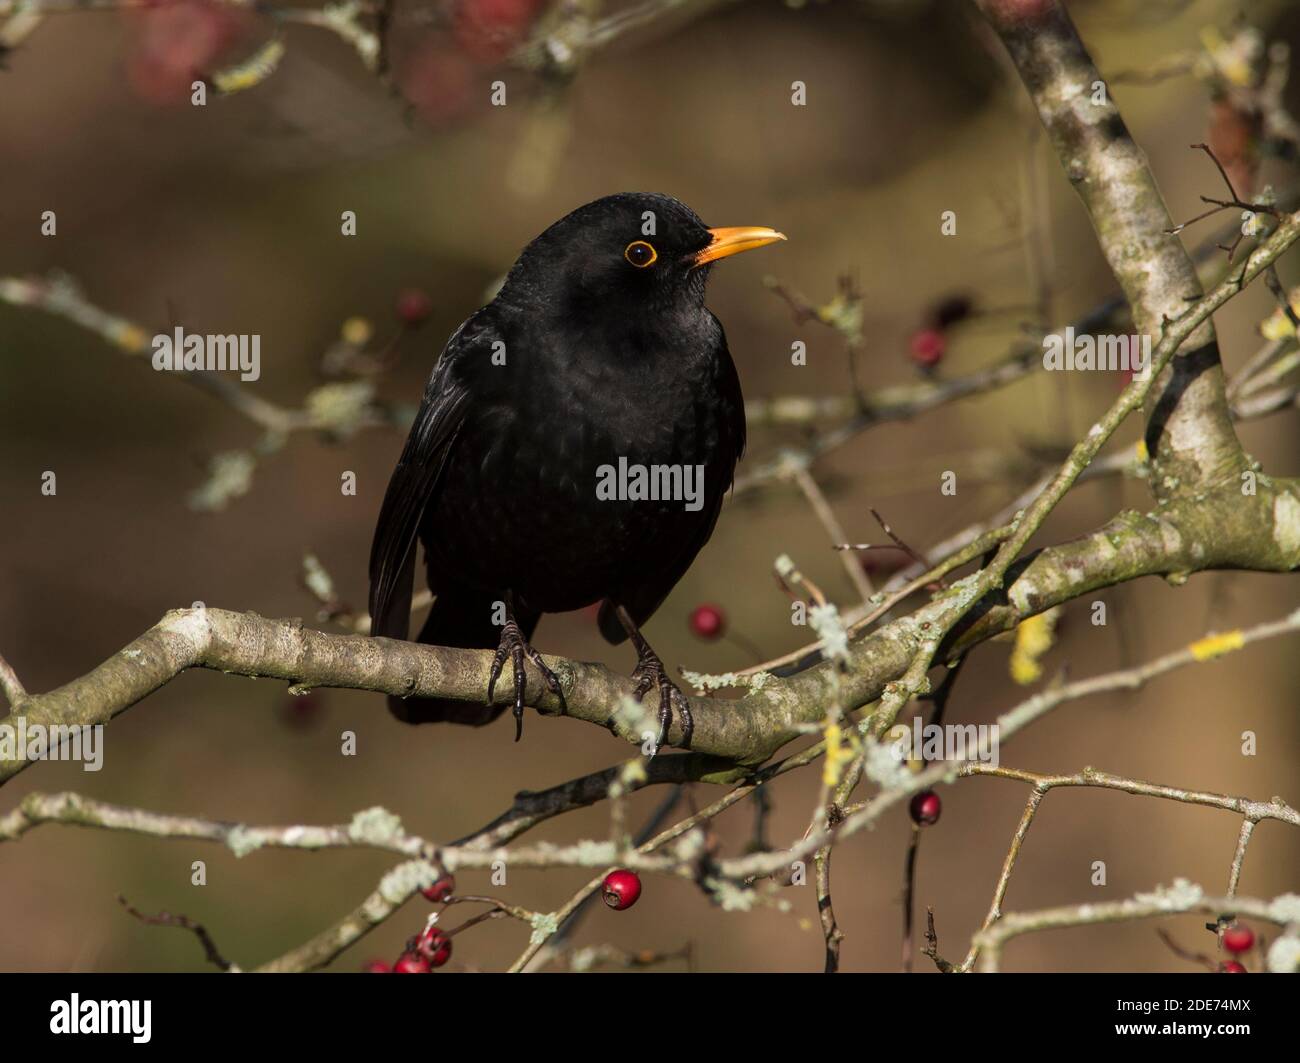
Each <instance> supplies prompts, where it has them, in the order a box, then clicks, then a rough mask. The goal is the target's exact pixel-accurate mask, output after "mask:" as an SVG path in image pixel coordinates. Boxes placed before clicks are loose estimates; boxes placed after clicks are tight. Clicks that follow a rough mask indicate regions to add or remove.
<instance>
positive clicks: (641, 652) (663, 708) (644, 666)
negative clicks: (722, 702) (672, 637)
mask: <svg viewBox="0 0 1300 1063" xmlns="http://www.w3.org/2000/svg"><path fill="white" fill-rule="evenodd" d="M614 612H615V613H616V614H617V615H618V620H619V623H621V624H622V625H623V630H624V631H626V632H627V634H628V638H630V639H631V640H632V645H633V646H635V647H636V656H637V661H636V668H635V669H633V671H632V678H633V679H635V680H636V690H635V691H634V693H635V694H636V696H637V699H638V700H640V699H641V698H644V697H645V695H646V693H647V691H649V689H650V688H651V687H652V686H657V687H658V688H659V737H658V738H656V739H655V751H656V752H658V751H659V749H660V747H661V746H663V744H664V741H665V740H666V739H667V738H668V726H669V724H671V723H672V722H673V705H674V704H676V705H677V711H678V712H679V713H680V714H681V717H682V745H683V746H684V747H687V748H689V747H690V744H691V734H692V733H693V732H694V730H695V721H694V720H693V719H692V718H691V705H690V701H689V700H688V699H687V697H686V695H685V694H683V693H682V691H681V688H680V687H679V686H678V685H677V684H676V683H674V682H673V681H672V680H671V679H669V678H668V672H667V670H666V669H665V668H664V662H663V661H661V660H660V659H659V654H657V653H655V651H654V650H652V649H651V648H650V643H648V642H646V640H645V636H644V635H642V634H641V631H640V629H639V628H638V627H637V626H636V624H635V623H634V622H633V620H632V617H631V616H630V615H629V614H628V611H627V610H626V609H624V608H623V607H622V606H621V605H615V606H614Z"/></svg>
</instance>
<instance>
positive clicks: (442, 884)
mask: <svg viewBox="0 0 1300 1063" xmlns="http://www.w3.org/2000/svg"><path fill="white" fill-rule="evenodd" d="M420 892H421V893H423V894H424V895H425V897H427V898H428V899H429V900H431V901H433V903H434V904H441V903H442V902H443V901H445V900H446V899H447V898H448V897H450V896H451V895H452V894H453V893H454V892H456V880H455V879H454V878H452V876H451V875H444V876H443V877H442V878H440V879H438V881H437V882H435V883H434V884H433V885H432V886H425V887H424V889H422V890H420Z"/></svg>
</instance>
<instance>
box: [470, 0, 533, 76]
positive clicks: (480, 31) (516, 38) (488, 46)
mask: <svg viewBox="0 0 1300 1063" xmlns="http://www.w3.org/2000/svg"><path fill="white" fill-rule="evenodd" d="M541 6H542V5H541V0H460V2H459V3H458V4H457V5H456V12H455V15H454V16H453V18H452V35H453V36H454V37H455V38H456V43H457V44H459V45H460V46H461V48H463V49H464V50H465V54H466V55H468V56H469V57H470V58H472V59H475V60H477V61H478V62H480V63H499V62H500V61H501V60H502V59H504V58H505V57H506V56H507V55H509V54H510V53H511V52H512V51H514V50H515V48H516V47H517V46H518V45H519V44H521V43H522V42H523V40H524V38H525V37H526V36H527V35H528V27H529V25H531V24H532V21H533V19H534V17H536V15H537V12H538V10H539V8H540V7H541Z"/></svg>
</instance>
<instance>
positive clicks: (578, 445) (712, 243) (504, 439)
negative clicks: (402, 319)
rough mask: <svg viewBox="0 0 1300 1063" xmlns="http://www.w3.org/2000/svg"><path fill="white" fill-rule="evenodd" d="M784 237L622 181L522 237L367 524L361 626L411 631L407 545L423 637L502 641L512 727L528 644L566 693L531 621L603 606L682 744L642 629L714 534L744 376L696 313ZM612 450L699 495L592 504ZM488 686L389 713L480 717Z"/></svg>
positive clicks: (476, 720) (435, 388)
mask: <svg viewBox="0 0 1300 1063" xmlns="http://www.w3.org/2000/svg"><path fill="white" fill-rule="evenodd" d="M778 239H783V237H782V236H781V235H780V234H779V233H775V232H773V231H772V230H767V229H756V228H755V229H748V228H747V229H713V230H711V229H709V228H708V227H707V226H705V225H704V223H703V222H701V221H700V219H699V218H698V217H697V216H696V215H695V213H694V212H693V211H692V210H691V209H690V208H689V207H687V206H685V205H684V204H683V203H680V202H678V201H677V200H675V199H673V198H671V197H669V196H664V195H651V194H633V193H625V194H621V195H615V196H608V197H606V198H604V199H599V200H596V201H595V202H593V203H589V204H587V205H586V206H584V207H581V208H579V209H578V210H575V211H574V212H573V213H571V214H569V215H567V216H566V217H564V218H562V219H561V220H560V221H558V222H556V223H555V224H554V225H552V226H551V227H550V228H549V229H547V230H546V231H545V232H544V233H542V234H541V235H540V236H538V237H537V238H536V239H535V240H534V241H533V242H532V243H530V244H529V245H528V246H527V247H526V248H525V249H524V251H523V252H522V254H521V255H520V256H519V259H518V261H516V263H515V264H514V266H513V268H512V269H511V270H510V272H509V274H508V276H507V277H506V280H505V282H504V284H503V286H502V288H501V290H500V292H499V293H498V294H497V296H496V297H495V298H494V299H493V300H492V302H490V303H489V304H488V305H487V306H485V307H483V308H482V309H480V310H478V311H476V312H475V313H474V314H472V315H471V316H470V317H469V319H468V320H466V321H465V323H464V324H463V325H461V327H460V328H459V329H457V330H456V332H455V333H454V334H453V335H452V337H451V339H450V340H448V342H447V345H446V348H445V349H444V350H443V352H442V356H441V357H440V358H439V360H438V362H437V364H436V365H435V366H434V369H433V372H432V374H431V375H430V377H429V381H428V384H427V385H426V387H425V391H424V399H423V402H422V403H421V406H420V410H419V413H418V414H417V416H416V419H415V424H414V425H413V427H412V428H411V433H410V436H409V438H408V439H407V441H406V446H405V448H404V449H403V451H402V455H401V458H400V460H399V461H398V464H397V467H396V469H395V470H394V472H393V476H392V479H391V481H390V483H389V485H388V491H387V493H386V495H385V497H384V502H383V506H382V509H381V511H380V514H379V520H378V524H377V526H376V529H375V537H374V544H373V547H372V550H371V557H370V612H371V617H372V628H371V631H372V634H374V635H378V636H389V637H395V638H405V637H406V634H407V629H408V618H409V613H410V603H411V594H412V583H413V576H414V568H415V562H416V551H415V542H416V539H417V538H418V539H419V540H420V542H421V543H423V545H424V549H425V570H426V575H427V579H428V584H429V587H430V589H431V590H432V591H433V593H434V594H435V595H436V600H435V602H434V605H433V608H432V610H431V612H430V614H429V616H428V619H427V620H426V621H425V624H424V626H423V628H422V629H421V631H420V634H419V641H420V642H424V643H429V644H432V645H444V646H461V647H483V648H492V647H497V649H498V654H497V659H496V666H495V669H494V675H493V683H495V676H496V674H497V673H498V672H499V671H500V669H501V667H502V666H503V665H504V663H505V661H506V660H507V659H510V660H511V662H512V664H513V668H514V680H515V699H514V700H515V712H516V717H517V718H519V719H521V718H522V713H523V683H524V672H523V667H522V664H523V657H524V656H528V657H529V658H531V659H532V660H534V662H535V663H537V664H538V666H539V668H541V669H542V673H543V675H544V676H545V677H546V679H547V682H548V684H549V685H550V686H551V688H552V689H553V690H555V691H556V692H557V693H559V685H558V682H556V681H555V679H554V677H553V676H552V675H551V674H550V672H549V670H548V669H546V668H545V666H544V665H543V664H542V662H541V659H540V657H538V656H537V654H536V653H535V651H534V650H533V649H532V647H531V645H530V640H531V637H532V634H533V631H534V630H535V628H536V626H537V622H538V620H539V618H540V617H541V615H542V614H543V613H548V612H561V611H565V610H570V609H577V608H580V607H582V606H585V605H589V604H591V603H593V602H597V601H601V602H603V605H602V607H601V611H600V628H601V631H602V633H603V634H604V635H605V637H606V638H607V639H608V640H609V641H610V642H613V643H618V642H621V641H622V640H623V639H624V638H625V637H627V635H629V634H630V635H631V636H632V637H633V639H634V641H635V643H636V645H637V650H638V657H639V663H638V666H637V672H636V673H635V674H636V678H637V679H638V680H639V684H638V693H639V694H644V693H645V691H646V690H648V689H649V687H650V686H651V685H652V684H657V685H658V687H659V691H660V695H661V706H660V722H661V731H660V741H661V742H662V741H663V739H664V736H665V734H666V730H667V726H668V723H669V719H670V711H671V709H670V706H671V705H672V704H673V703H674V702H675V703H676V704H678V705H679V708H680V709H681V710H682V711H683V712H684V717H683V724H684V728H685V731H686V734H685V736H684V741H683V744H689V740H690V737H689V730H690V720H689V714H688V713H686V712H685V699H684V698H682V697H681V696H680V693H679V692H678V691H677V690H676V688H675V687H674V686H673V684H671V682H670V681H669V680H668V677H667V675H666V673H665V671H664V669H663V666H662V664H661V663H660V662H659V659H658V657H656V656H655V655H654V653H653V651H652V650H651V649H650V647H649V645H648V644H646V643H645V640H644V639H643V638H641V637H640V633H639V630H638V629H639V627H640V625H642V624H644V623H645V621H646V620H648V619H649V617H650V616H651V615H652V614H653V613H654V612H655V610H656V609H657V608H658V607H659V605H660V604H661V603H662V602H663V600H664V599H665V598H666V597H667V595H668V593H669V592H670V591H671V590H672V588H673V586H674V585H675V584H676V583H677V581H678V580H679V579H680V578H681V577H682V575H683V574H684V573H685V572H686V570H687V568H688V567H689V566H690V564H691V562H692V561H693V560H694V558H695V556H696V554H697V553H698V552H699V551H700V549H701V547H703V546H704V544H705V543H706V542H707V541H708V539H709V536H710V535H711V534H712V532H713V528H714V525H715V524H716V522H717V518H718V512H719V510H720V509H721V506H722V500H723V496H724V495H725V493H726V491H727V490H728V489H729V488H730V486H731V483H732V479H733V475H734V470H735V466H736V462H737V461H738V460H739V458H740V456H741V453H742V452H743V450H744V447H745V418H744V402H743V398H742V396H741V390H740V381H739V378H738V376H737V374H736V368H735V365H734V364H733V362H732V359H731V355H730V353H729V352H728V350H727V342H726V337H725V336H724V334H723V330H722V326H721V324H720V323H719V322H718V319H717V318H716V317H714V316H713V314H712V313H711V312H710V311H709V310H708V308H707V307H705V305H704V288H705V281H706V277H707V274H708V271H709V268H710V265H709V264H710V263H711V262H713V261H715V260H716V259H718V258H722V257H725V256H726V255H729V254H734V253H736V252H737V251H742V250H747V249H748V248H750V247H757V246H762V244H765V243H770V242H772V241H773V240H778ZM620 458H622V459H624V460H625V461H626V462H627V463H628V465H629V466H632V465H641V466H645V467H647V468H648V467H650V466H670V467H676V468H677V469H679V470H682V469H687V468H690V469H695V468H697V467H702V468H703V483H702V491H701V497H700V498H699V499H698V502H699V504H698V508H694V507H692V508H688V505H687V504H686V503H685V502H684V500H682V499H680V498H678V499H661V500H648V499H646V500H636V501H633V500H629V499H609V498H601V497H598V493H597V482H598V476H599V470H600V469H601V467H602V466H608V467H617V466H618V464H619V460H620ZM688 482H689V481H688ZM496 603H504V604H505V606H506V610H503V609H502V607H501V606H500V605H497V604H496ZM503 619H506V620H507V623H506V624H505V625H504V627H503V626H501V621H502V620H503ZM561 696H562V695H561ZM491 697H492V694H491V692H489V704H488V705H486V706H478V705H472V704H468V703H464V702H455V701H449V700H443V699H427V698H410V699H405V700H403V699H397V698H393V699H390V706H391V708H392V710H393V712H394V713H395V714H396V715H397V716H398V717H400V718H401V719H403V720H407V721H408V722H413V723H422V722H429V721H452V722H457V723H466V724H473V725H480V724H484V723H488V722H490V721H491V720H493V719H495V718H496V717H497V716H498V715H499V714H500V713H501V711H502V710H503V709H504V707H505V706H504V705H492V704H490V702H491ZM517 733H518V732H517Z"/></svg>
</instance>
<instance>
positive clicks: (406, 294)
mask: <svg viewBox="0 0 1300 1063" xmlns="http://www.w3.org/2000/svg"><path fill="white" fill-rule="evenodd" d="M432 313H433V300H432V299H430V298H429V296H428V294H427V293H425V292H422V291H421V290H420V289H419V288H406V289H403V290H402V291H401V292H399V293H398V296H397V316H398V317H399V318H401V319H402V324H404V325H419V324H422V323H423V322H424V321H425V320H427V319H428V317H429V315H430V314H432Z"/></svg>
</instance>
